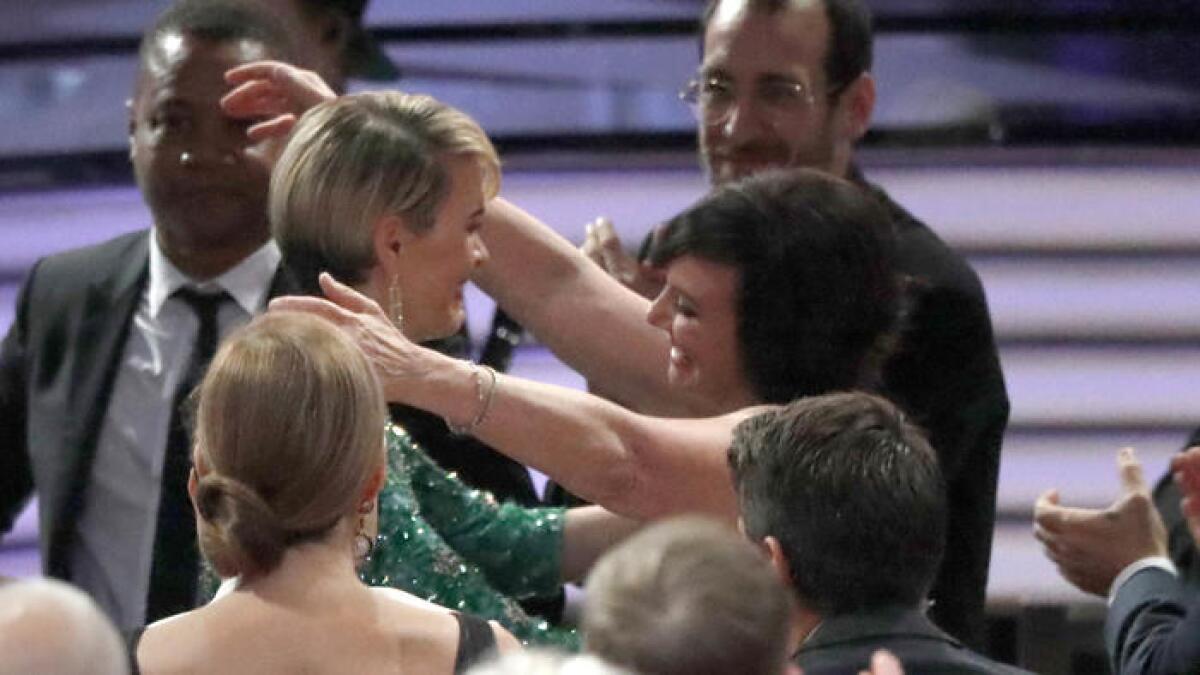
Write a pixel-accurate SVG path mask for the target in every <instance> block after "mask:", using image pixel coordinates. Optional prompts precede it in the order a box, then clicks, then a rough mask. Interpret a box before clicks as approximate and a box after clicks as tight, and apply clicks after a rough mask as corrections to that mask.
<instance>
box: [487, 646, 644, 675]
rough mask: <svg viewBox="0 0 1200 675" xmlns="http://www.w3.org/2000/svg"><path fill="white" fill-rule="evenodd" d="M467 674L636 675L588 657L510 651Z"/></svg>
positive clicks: (585, 655)
mask: <svg viewBox="0 0 1200 675" xmlns="http://www.w3.org/2000/svg"><path fill="white" fill-rule="evenodd" d="M467 675H640V674H638V673H632V672H630V671H628V670H625V669H623V668H618V667H617V666H614V665H611V664H608V663H605V662H604V661H601V660H600V659H599V658H597V657H595V656H592V655H591V654H574V655H568V654H563V653H561V652H555V651H550V650H545V649H542V650H538V649H530V650H527V651H520V652H510V653H508V654H503V655H501V656H500V657H499V658H497V659H493V660H491V661H487V662H485V663H481V664H479V665H477V666H475V667H473V668H471V669H470V670H469V671H467Z"/></svg>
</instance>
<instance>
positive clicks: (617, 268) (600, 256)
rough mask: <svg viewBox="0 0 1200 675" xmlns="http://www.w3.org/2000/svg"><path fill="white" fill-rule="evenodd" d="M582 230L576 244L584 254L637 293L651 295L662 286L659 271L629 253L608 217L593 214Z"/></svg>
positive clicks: (652, 296)
mask: <svg viewBox="0 0 1200 675" xmlns="http://www.w3.org/2000/svg"><path fill="white" fill-rule="evenodd" d="M586 233H587V234H586V237H585V239H584V242H583V246H581V247H580V250H581V251H583V253H584V255H586V256H587V257H589V258H591V259H592V261H593V262H595V263H596V264H597V265H599V266H600V267H601V268H603V269H604V271H606V272H608V274H609V276H611V277H613V278H614V279H616V280H617V281H619V282H621V284H622V285H623V286H625V287H627V288H629V289H630V290H632V291H633V292H635V293H637V294H638V295H640V296H642V297H644V298H651V299H653V298H654V296H656V295H658V293H659V291H661V290H662V287H663V280H662V275H661V274H658V273H657V272H656V270H654V268H652V267H650V266H649V265H647V264H645V263H643V262H641V261H639V260H637V259H636V258H634V257H633V256H631V255H629V252H628V251H626V250H625V247H624V246H622V245H621V238H620V237H618V236H617V231H616V229H615V228H613V224H612V221H611V220H609V219H608V218H597V219H596V220H594V221H592V222H590V223H588V224H587V228H586Z"/></svg>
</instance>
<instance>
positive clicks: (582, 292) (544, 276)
mask: <svg viewBox="0 0 1200 675" xmlns="http://www.w3.org/2000/svg"><path fill="white" fill-rule="evenodd" d="M482 233H483V237H484V240H485V243H486V244H487V247H488V252H489V253H490V255H491V257H490V259H489V261H488V263H487V264H486V265H483V266H481V267H480V268H479V269H478V270H477V271H476V273H475V277H474V280H475V282H476V283H477V284H479V286H480V287H481V288H482V289H483V290H485V291H486V292H487V293H488V294H489V295H491V296H492V297H493V298H495V299H496V301H497V302H499V303H500V305H501V306H502V307H504V309H505V310H506V311H507V312H508V313H509V314H511V315H512V316H513V317H515V318H516V319H517V320H518V321H520V322H521V324H522V325H524V326H525V327H527V328H529V329H530V331H532V332H533V333H534V334H535V335H536V336H537V337H538V339H540V340H541V341H542V342H544V343H545V344H546V345H547V346H548V347H550V349H551V350H552V351H553V352H554V353H555V354H557V355H558V357H559V358H561V359H562V360H563V361H565V362H566V363H567V364H569V365H570V366H571V367H572V368H575V369H576V370H578V371H579V372H580V373H581V374H583V375H584V377H586V378H587V379H588V381H589V382H590V383H591V384H592V385H593V386H595V387H597V388H599V389H601V390H603V391H604V392H605V393H606V394H609V395H611V397H612V398H614V399H616V400H619V401H622V402H624V403H627V404H628V405H629V406H630V407H633V408H635V409H637V410H640V411H643V412H646V413H650V414H655V415H676V416H693V417H694V416H697V415H699V414H703V413H704V410H705V409H704V406H703V403H702V402H701V401H699V400H693V399H692V398H691V397H690V395H689V394H688V393H686V392H681V391H679V390H678V389H672V388H671V386H670V385H669V383H668V382H667V352H668V350H669V349H670V344H669V341H668V339H667V336H666V334H665V333H663V332H662V331H661V330H659V329H657V328H655V327H653V326H651V325H650V324H649V323H647V322H646V313H647V312H648V311H649V309H650V302H649V301H648V300H646V299H645V298H643V297H641V296H640V295H638V294H637V293H634V292H633V291H631V290H629V289H628V288H625V287H624V286H622V285H621V284H620V283H619V282H617V281H616V280H615V279H613V278H612V277H610V276H609V275H608V274H607V273H605V272H604V270H603V269H601V268H600V266H598V265H596V264H595V263H593V262H592V261H591V260H589V259H588V257H587V256H586V255H585V254H583V253H582V252H580V251H579V250H578V249H576V248H575V247H574V246H573V245H572V244H571V243H570V242H569V241H567V240H566V239H564V238H563V237H562V236H560V235H559V234H558V233H556V232H554V231H553V230H552V229H550V228H549V227H548V226H546V225H545V224H543V223H542V222H540V221H538V220H537V219H536V218H535V217H533V216H532V215H530V214H529V213H527V212H525V211H523V210H521V209H520V208H518V207H517V206H515V205H513V204H511V203H509V202H506V201H504V200H502V199H496V200H493V202H492V203H491V204H489V205H488V209H487V222H486V226H485V227H484V228H483V230H482Z"/></svg>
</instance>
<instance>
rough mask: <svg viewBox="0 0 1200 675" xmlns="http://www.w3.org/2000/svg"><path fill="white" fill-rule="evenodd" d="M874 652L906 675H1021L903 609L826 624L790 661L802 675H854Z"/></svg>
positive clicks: (865, 666)
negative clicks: (891, 658) (885, 654)
mask: <svg viewBox="0 0 1200 675" xmlns="http://www.w3.org/2000/svg"><path fill="white" fill-rule="evenodd" d="M877 649H887V650H888V651H890V652H892V653H893V654H895V655H896V657H897V658H899V659H900V662H901V663H902V664H904V672H906V673H929V674H930V675H939V674H941V673H946V674H949V673H989V674H994V675H1019V674H1020V673H1025V672H1026V671H1024V670H1021V669H1019V668H1015V667H1013V666H1008V665H1005V664H1003V663H997V662H995V661H992V660H990V659H988V658H986V657H984V656H982V655H980V654H976V653H975V652H973V651H971V650H970V649H967V648H966V647H965V646H963V644H962V643H961V642H959V641H958V640H955V639H954V638H952V637H950V636H949V635H947V634H946V633H945V632H943V631H942V630H940V629H939V628H938V627H937V626H934V625H933V624H932V623H931V622H930V621H929V619H926V618H925V617H924V616H923V615H922V614H921V613H920V612H919V611H917V610H916V609H912V608H908V607H885V608H882V609H877V610H870V611H863V612H854V613H851V614H844V615H842V616H836V617H832V618H829V619H826V620H825V621H824V622H823V623H822V624H821V625H820V626H819V627H818V628H817V629H816V631H815V632H814V633H813V634H812V635H811V636H810V637H809V639H808V640H807V641H806V642H805V643H804V645H803V646H802V647H800V651H798V652H796V655H795V657H794V658H793V660H794V661H795V662H796V663H797V664H799V665H800V667H801V668H803V669H804V672H805V675H842V674H848V675H857V674H858V672H859V671H862V670H870V668H869V665H870V661H871V655H872V654H874V653H875V650H877Z"/></svg>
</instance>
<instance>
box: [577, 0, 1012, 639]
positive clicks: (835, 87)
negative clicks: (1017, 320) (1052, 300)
mask: <svg viewBox="0 0 1200 675" xmlns="http://www.w3.org/2000/svg"><path fill="white" fill-rule="evenodd" d="M872 50H873V48H872V34H871V19H870V16H869V13H868V11H867V9H866V7H865V6H864V5H863V4H862V3H861V1H860V0H710V2H709V4H708V7H707V8H706V9H705V12H704V14H703V17H702V20H701V53H702V61H701V64H700V68H699V70H698V71H697V73H696V75H695V76H694V77H693V78H692V79H691V81H689V82H688V83H687V85H686V86H685V88H684V90H683V92H681V94H682V96H683V98H684V99H685V100H687V101H688V102H690V103H691V104H692V105H693V107H694V109H695V112H696V117H697V121H698V124H699V127H698V129H699V141H700V157H701V161H702V163H703V165H704V168H705V170H706V172H707V174H708V176H709V179H710V181H711V182H712V184H713V185H722V184H725V183H728V182H731V181H735V180H737V179H739V178H742V177H744V176H748V175H750V174H753V173H755V172H758V171H761V170H764V169H770V168H779V167H809V168H815V169H820V170H822V171H826V172H828V173H831V174H834V175H836V176H840V177H844V178H848V179H850V180H851V181H854V182H856V183H858V184H859V185H862V186H863V187H864V188H865V189H867V190H868V191H870V192H871V193H872V194H874V196H875V197H876V198H877V199H878V200H879V201H880V202H881V203H882V204H883V205H884V206H885V208H886V209H887V210H888V212H889V214H890V215H891V218H892V221H893V226H894V227H895V230H896V235H897V254H898V262H899V267H900V270H901V271H902V272H903V273H905V274H906V275H907V276H909V277H910V278H911V291H912V306H911V310H910V313H909V315H908V317H907V322H906V323H907V325H906V326H905V327H904V330H903V332H902V337H901V341H900V344H899V346H898V350H897V352H896V354H895V355H894V356H893V357H892V358H891V359H890V361H889V362H888V364H887V366H886V368H885V371H884V387H883V389H884V391H883V393H885V394H886V395H887V396H888V397H889V398H891V399H893V400H894V401H896V402H897V403H899V404H900V405H901V406H902V407H903V408H904V409H905V410H906V411H907V412H908V413H909V415H910V416H911V417H912V419H914V420H915V421H916V423H917V424H919V425H920V426H922V427H923V428H924V429H926V430H927V431H928V433H929V438H930V442H931V444H932V445H933V447H934V448H935V449H936V450H937V453H938V459H939V461H940V462H941V465H942V471H943V473H944V475H945V478H946V483H947V488H948V495H949V504H950V511H949V513H950V519H949V527H948V529H947V548H946V555H945V558H944V560H943V563H942V566H941V569H940V571H939V573H938V577H937V582H936V584H935V585H934V588H933V591H932V598H933V607H932V610H931V615H932V616H933V618H934V619H935V620H936V621H937V622H938V624H939V625H940V626H941V627H942V628H943V629H945V630H947V631H949V632H950V633H952V634H954V635H955V636H957V637H958V638H960V639H962V640H964V641H967V642H969V643H972V644H978V642H979V639H980V637H981V635H980V634H981V630H982V619H983V606H984V599H985V592H986V587H987V573H988V563H989V559H990V556H991V541H992V530H993V526H994V522H995V505H996V480H997V474H998V471H999V460H1000V442H1001V437H1002V435H1003V432H1004V427H1005V425H1006V424H1007V421H1008V412H1009V404H1008V397H1007V394H1006V392H1005V386H1004V378H1003V375H1002V373H1001V371H1000V362H999V358H998V355H997V353H996V345H995V340H994V338H993V335H992V325H991V320H990V318H989V316H988V309H987V301H986V299H985V297H984V293H983V288H982V286H981V284H980V282H979V278H978V276H977V275H976V274H975V272H974V271H973V270H972V269H971V268H970V266H969V265H968V264H967V263H966V261H965V260H964V259H963V258H962V257H961V256H960V255H959V254H957V253H955V252H954V251H952V250H951V249H950V248H949V247H948V246H946V244H945V243H944V242H943V241H942V240H941V239H940V238H939V237H938V236H937V234H935V233H934V232H933V231H932V230H930V229H929V228H928V227H927V226H925V225H924V224H923V223H921V222H920V221H918V220H917V219H916V218H914V217H913V216H912V215H911V214H910V213H908V212H907V211H905V210H904V209H903V208H902V207H901V206H899V205H898V204H896V203H895V202H893V201H892V200H891V199H890V198H889V197H888V196H887V194H886V193H884V192H883V190H881V189H880V188H878V187H877V186H874V185H871V184H870V183H867V182H866V180H865V179H864V177H863V175H862V173H861V172H860V171H859V170H858V168H857V167H856V166H855V164H854V162H853V151H854V145H855V144H856V143H857V141H858V140H859V139H860V138H862V136H863V135H864V134H865V133H866V131H867V127H868V125H869V122H870V118H871V112H872V109H873V108H874V104H875V84H874V81H873V79H872V77H871V74H870V69H871V61H872ZM584 248H585V251H586V252H587V253H588V254H589V255H590V256H591V257H592V258H593V260H596V261H597V262H598V263H599V264H601V265H602V266H604V267H605V268H606V269H608V271H609V272H610V273H611V274H613V275H614V276H616V277H617V278H618V279H621V280H622V281H623V282H625V283H626V285H628V286H630V287H631V288H634V289H635V290H638V291H639V292H641V293H643V294H645V295H650V294H653V293H656V292H657V289H658V287H659V286H660V284H657V283H656V282H655V279H654V278H653V277H654V274H653V271H652V270H648V269H647V268H646V267H645V266H644V265H642V264H639V263H638V262H637V261H634V260H633V259H631V258H630V257H628V256H627V255H625V254H624V252H623V251H622V249H621V245H620V242H619V241H618V240H617V239H616V236H615V234H614V233H613V230H612V227H611V225H610V224H608V223H605V222H600V223H599V224H598V225H597V226H594V227H589V236H588V241H587V243H586V244H585V247H584Z"/></svg>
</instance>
